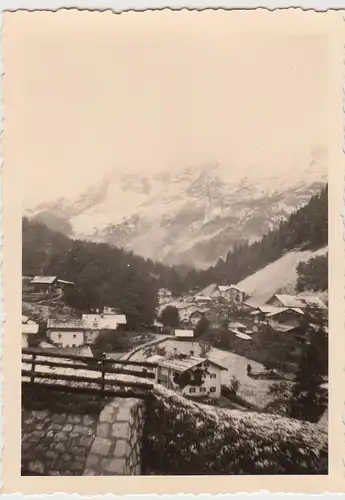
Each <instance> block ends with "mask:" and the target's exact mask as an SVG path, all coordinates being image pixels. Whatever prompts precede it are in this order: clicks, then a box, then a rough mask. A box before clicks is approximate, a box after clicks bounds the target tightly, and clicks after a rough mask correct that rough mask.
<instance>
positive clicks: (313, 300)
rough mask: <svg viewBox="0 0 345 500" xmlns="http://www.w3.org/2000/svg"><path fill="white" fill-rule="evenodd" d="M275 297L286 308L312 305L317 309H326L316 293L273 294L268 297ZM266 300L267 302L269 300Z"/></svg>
mask: <svg viewBox="0 0 345 500" xmlns="http://www.w3.org/2000/svg"><path fill="white" fill-rule="evenodd" d="M274 297H275V298H277V299H278V300H279V301H280V303H281V304H282V305H283V306H284V307H288V308H302V309H305V308H306V307H314V308H317V309H327V306H326V305H325V304H324V303H323V302H322V300H321V299H320V298H319V297H317V296H316V295H303V296H302V295H300V296H297V295H287V294H278V293H276V294H274V295H273V296H272V297H271V298H270V299H269V301H270V300H272V299H273V298H274ZM269 301H268V302H269Z"/></svg>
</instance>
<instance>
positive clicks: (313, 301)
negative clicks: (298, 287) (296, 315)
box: [300, 295, 327, 309]
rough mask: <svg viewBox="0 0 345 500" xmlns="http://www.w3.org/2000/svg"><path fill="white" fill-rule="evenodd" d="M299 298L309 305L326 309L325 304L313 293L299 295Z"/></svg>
mask: <svg viewBox="0 0 345 500" xmlns="http://www.w3.org/2000/svg"><path fill="white" fill-rule="evenodd" d="M300 299H301V300H303V302H304V303H305V304H306V305H307V306H309V307H315V308H317V309H327V306H326V305H325V304H324V303H323V302H322V300H321V299H320V297H317V296H315V295H303V296H300Z"/></svg>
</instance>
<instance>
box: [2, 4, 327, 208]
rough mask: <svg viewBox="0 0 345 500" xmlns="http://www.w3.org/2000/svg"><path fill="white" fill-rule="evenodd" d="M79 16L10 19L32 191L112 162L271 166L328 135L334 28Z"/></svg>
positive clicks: (12, 99)
mask: <svg viewBox="0 0 345 500" xmlns="http://www.w3.org/2000/svg"><path fill="white" fill-rule="evenodd" d="M77 16H78V15H77V14H76V13H68V12H67V13H65V15H64V17H63V16H61V15H57V14H50V13H47V14H46V15H43V14H42V13H40V14H33V13H30V14H28V15H26V17H25V16H24V17H18V18H17V21H16V19H15V14H14V15H12V18H11V19H9V20H8V22H7V27H6V21H5V28H6V29H5V30H4V32H5V71H6V78H7V82H8V89H9V90H8V94H7V95H8V109H9V110H11V114H12V116H14V112H15V116H16V127H15V134H13V133H12V134H13V137H12V139H13V141H14V142H15V144H16V150H15V154H14V159H15V161H16V162H19V164H20V165H22V166H23V168H25V173H26V174H25V184H24V185H25V192H26V196H27V198H28V197H30V198H37V197H38V198H40V199H44V200H46V199H49V198H52V197H56V196H74V195H75V194H76V193H77V192H79V191H80V190H82V189H84V187H85V185H87V184H89V183H91V182H93V181H95V180H96V179H98V178H99V177H100V176H102V173H104V172H105V171H107V170H109V169H115V170H119V171H124V172H140V173H143V172H144V171H147V172H151V171H157V170H160V169H163V168H178V167H180V166H183V165H187V164H198V163H206V162H208V161H214V160H217V161H219V162H220V163H222V164H229V165H230V164H231V165H232V168H243V167H247V166H248V165H253V166H254V165H255V168H259V169H262V170H263V171H265V170H267V169H269V168H272V165H279V164H280V163H285V164H286V162H287V161H288V160H289V158H290V157H294V155H296V154H300V152H305V151H308V150H309V149H310V148H313V147H315V146H320V145H323V144H325V143H326V142H327V141H326V139H325V137H326V134H327V132H326V130H327V120H326V116H327V115H326V106H327V63H328V61H327V45H326V40H324V39H323V38H322V37H317V36H304V37H301V36H289V37H288V36H283V35H281V36H265V35H261V36H248V35H247V36H239V35H237V34H234V33H233V32H232V31H231V30H230V29H229V28H227V26H226V24H223V25H222V26H218V25H216V24H215V25H212V23H211V24H210V23H205V22H203V21H202V19H201V20H200V18H199V20H198V18H197V16H196V17H195V21H194V22H193V24H192V25H191V24H190V23H183V22H180V21H179V19H178V17H177V16H175V18H174V19H173V20H169V22H168V18H167V17H165V19H161V20H160V21H159V22H157V23H155V24H152V23H151V24H148V23H146V22H145V17H143V18H142V19H141V21H140V23H138V20H139V19H138V18H140V14H138V16H137V18H136V19H135V16H133V15H132V16H128V17H126V15H125V14H122V15H121V16H120V18H118V16H115V15H111V14H109V15H108V16H106V15H103V17H102V14H97V13H93V14H91V15H89V16H87V17H86V19H85V18H84V19H83V22H80V20H79V22H78V17H77ZM9 52H11V57H10V58H8V60H6V53H9ZM9 83H10V85H9ZM5 98H6V95H5ZM5 105H6V100H5Z"/></svg>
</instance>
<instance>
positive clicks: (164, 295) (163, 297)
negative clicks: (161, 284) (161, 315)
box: [158, 288, 172, 304]
mask: <svg viewBox="0 0 345 500" xmlns="http://www.w3.org/2000/svg"><path fill="white" fill-rule="evenodd" d="M171 298H172V293H171V291H170V290H168V289H167V288H160V289H159V290H158V302H159V304H165V303H167V302H169V301H170V300H171Z"/></svg>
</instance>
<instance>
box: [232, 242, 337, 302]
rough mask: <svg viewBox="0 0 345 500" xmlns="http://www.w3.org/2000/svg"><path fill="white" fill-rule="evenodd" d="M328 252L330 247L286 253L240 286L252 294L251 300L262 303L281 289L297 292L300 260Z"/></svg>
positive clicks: (243, 281)
mask: <svg viewBox="0 0 345 500" xmlns="http://www.w3.org/2000/svg"><path fill="white" fill-rule="evenodd" d="M327 252H328V247H324V248H321V249H319V250H317V251H315V252H313V251H310V250H306V251H294V252H289V253H286V254H285V255H283V257H281V258H280V259H278V260H276V261H275V262H272V263H271V264H269V265H268V266H266V267H264V268H263V269H260V270H259V271H257V272H256V273H254V274H252V275H251V276H248V277H247V278H245V279H244V280H242V281H240V283H238V286H239V287H240V288H242V289H243V290H244V291H245V292H247V293H248V294H249V295H250V296H251V298H250V300H251V301H254V302H257V303H261V304H262V303H265V302H266V301H267V300H268V299H269V298H270V297H271V296H272V295H273V294H274V293H277V292H278V291H280V290H281V289H284V291H285V292H286V293H289V292H290V293H295V287H296V282H297V273H296V267H297V265H298V264H299V262H302V261H303V262H305V261H307V260H309V259H310V258H312V257H316V256H319V255H325V254H326V253H327Z"/></svg>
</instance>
